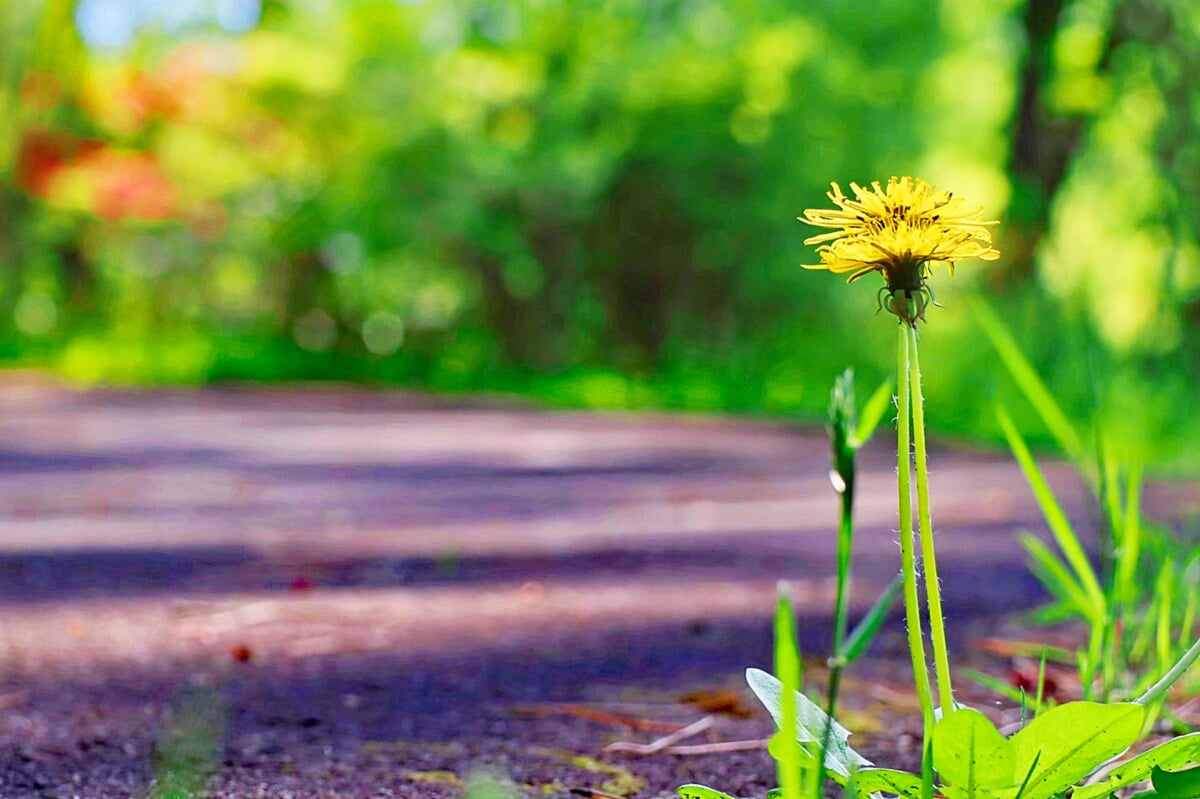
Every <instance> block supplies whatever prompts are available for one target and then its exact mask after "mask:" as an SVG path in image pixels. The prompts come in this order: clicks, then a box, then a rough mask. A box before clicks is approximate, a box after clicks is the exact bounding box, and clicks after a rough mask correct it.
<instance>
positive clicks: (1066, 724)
mask: <svg viewBox="0 0 1200 799" xmlns="http://www.w3.org/2000/svg"><path fill="white" fill-rule="evenodd" d="M1145 717H1146V709H1145V708H1144V707H1142V706H1141V705H1138V704H1135V703H1133V702H1123V703H1120V704H1111V705H1102V704H1099V703H1097V702H1068V703H1067V704H1065V705H1059V706H1058V707H1056V708H1053V709H1051V710H1047V711H1046V712H1045V713H1043V714H1042V715H1040V716H1038V717H1037V718H1036V719H1034V720H1033V721H1031V722H1029V724H1027V725H1026V726H1025V727H1024V728H1023V729H1021V730H1020V732H1018V733H1017V734H1016V735H1014V736H1013V737H1012V738H1011V739H1010V740H1011V741H1012V745H1013V748H1014V749H1015V750H1016V753H1017V764H1016V773H1017V774H1024V773H1026V772H1027V771H1028V770H1029V769H1030V766H1031V764H1032V763H1034V762H1035V760H1036V763H1037V765H1036V767H1035V768H1033V771H1032V773H1031V774H1030V777H1029V780H1028V783H1027V784H1026V786H1025V791H1024V793H1023V794H1022V796H1021V799H1049V797H1051V796H1053V795H1054V794H1056V793H1058V792H1060V791H1065V790H1066V789H1067V788H1069V787H1071V786H1072V785H1074V784H1075V783H1076V782H1078V781H1079V780H1081V779H1083V778H1084V777H1086V776H1087V775H1088V774H1089V773H1091V771H1092V770H1093V769H1095V768H1096V767H1097V766H1099V765H1101V764H1102V763H1104V761H1106V760H1108V759H1109V758H1110V757H1114V756H1116V755H1119V754H1120V753H1121V752H1124V751H1125V750H1126V749H1128V748H1129V745H1130V744H1132V743H1133V742H1134V741H1136V740H1137V737H1138V734H1139V733H1140V732H1141V730H1142V721H1143V720H1144V719H1145Z"/></svg>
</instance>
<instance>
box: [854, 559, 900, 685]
mask: <svg viewBox="0 0 1200 799" xmlns="http://www.w3.org/2000/svg"><path fill="white" fill-rule="evenodd" d="M903 587H904V578H903V577H902V576H901V575H899V574H897V575H896V576H895V577H894V578H893V579H892V582H891V583H890V584H889V585H888V587H887V588H885V589H883V593H882V594H880V595H879V598H878V599H876V600H875V604H873V605H871V609H870V610H868V611H867V615H865V616H863V618H862V621H860V622H859V623H858V624H857V625H855V627H854V629H853V630H851V631H850V635H849V637H847V638H846V641H845V643H843V644H842V648H841V650H840V651H839V652H838V653H837V655H838V657H839V658H841V659H842V660H843V661H844V662H845V663H853V662H854V661H855V660H856V659H857V658H858V656H859V655H861V654H862V653H863V652H865V651H866V649H867V647H869V646H870V645H871V642H872V641H874V640H875V636H876V634H878V632H879V628H880V627H881V626H882V625H883V622H884V620H885V619H887V617H888V613H889V612H890V611H891V609H892V606H893V605H894V604H896V597H898V596H900V590H901V589H902V588H903Z"/></svg>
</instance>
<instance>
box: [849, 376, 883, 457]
mask: <svg viewBox="0 0 1200 799" xmlns="http://www.w3.org/2000/svg"><path fill="white" fill-rule="evenodd" d="M890 407H892V379H891V378H890V377H889V378H888V379H887V380H884V381H883V382H882V383H880V384H879V388H877V389H875V393H874V394H872V395H871V398H870V399H868V400H867V404H866V405H864V406H863V409H862V412H861V413H860V414H859V416H858V424H857V425H856V426H855V428H854V437H853V439H852V440H851V445H852V446H854V447H855V448H856V449H857V448H858V447H861V446H862V445H863V444H866V443H867V442H868V441H869V440H870V439H871V436H872V435H873V434H874V433H875V428H876V427H878V426H879V422H880V421H881V420H882V419H883V415H884V414H885V413H887V410H888V408H890Z"/></svg>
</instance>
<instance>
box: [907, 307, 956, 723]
mask: <svg viewBox="0 0 1200 799" xmlns="http://www.w3.org/2000/svg"><path fill="white" fill-rule="evenodd" d="M905 328H907V331H908V332H907V335H908V340H909V341H910V342H911V347H910V354H909V372H908V374H909V384H910V386H911V392H912V417H913V445H914V449H915V454H916V466H917V515H918V517H919V521H920V530H921V565H922V566H923V567H924V570H925V598H926V600H927V601H928V602H929V634H930V638H931V639H932V640H933V661H934V668H935V669H936V672H937V686H938V701H939V702H940V703H941V705H942V713H949V712H950V711H951V709H952V708H953V707H954V691H953V689H952V688H951V685H950V654H949V652H948V651H947V647H946V624H945V621H944V617H943V616H942V588H941V583H940V582H939V581H938V571H937V553H936V552H935V549H934V544H933V516H932V514H931V512H930V506H929V466H928V460H927V458H926V455H925V399H924V397H923V396H922V394H921V361H920V356H919V355H918V354H917V329H916V327H909V326H908V325H905Z"/></svg>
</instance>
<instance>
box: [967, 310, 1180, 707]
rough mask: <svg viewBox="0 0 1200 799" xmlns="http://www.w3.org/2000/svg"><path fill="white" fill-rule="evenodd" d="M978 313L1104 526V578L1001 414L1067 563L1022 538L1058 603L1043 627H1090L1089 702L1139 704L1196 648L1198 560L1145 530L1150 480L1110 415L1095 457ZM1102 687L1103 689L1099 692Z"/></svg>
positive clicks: (1084, 669) (1100, 425)
mask: <svg viewBox="0 0 1200 799" xmlns="http://www.w3.org/2000/svg"><path fill="white" fill-rule="evenodd" d="M973 307H974V311H975V313H976V316H977V317H978V318H979V320H980V321H981V323H982V325H983V329H984V331H985V333H986V335H987V337H988V339H989V340H990V341H991V343H992V344H993V346H994V347H995V349H996V351H997V352H998V353H999V354H1000V357H1001V361H1002V362H1003V363H1004V365H1005V366H1006V368H1007V369H1008V372H1009V374H1010V375H1011V376H1012V378H1013V382H1014V383H1015V384H1016V385H1017V386H1018V388H1019V389H1020V391H1021V394H1022V395H1023V396H1024V398H1025V399H1026V400H1027V401H1028V402H1029V404H1030V405H1031V406H1032V407H1033V408H1034V409H1035V410H1036V411H1037V413H1038V416H1039V417H1040V418H1041V419H1042V421H1043V422H1044V423H1045V425H1046V426H1047V428H1049V429H1050V430H1051V431H1052V432H1053V434H1054V437H1055V438H1056V439H1057V440H1058V442H1059V444H1060V445H1061V446H1062V447H1063V449H1064V450H1066V451H1067V452H1068V453H1070V454H1071V455H1072V456H1073V458H1074V459H1075V463H1076V467H1077V469H1078V470H1079V472H1080V474H1081V475H1082V476H1083V477H1084V479H1085V481H1086V483H1087V484H1088V486H1089V487H1090V488H1091V491H1092V496H1093V501H1094V503H1095V506H1096V508H1097V511H1098V514H1097V515H1098V517H1099V518H1100V519H1101V521H1102V525H1101V536H1100V566H1099V568H1098V569H1097V568H1096V567H1094V566H1093V565H1092V562H1091V561H1090V560H1089V558H1088V557H1087V555H1086V554H1085V549H1084V545H1083V542H1082V540H1081V538H1080V536H1079V534H1078V533H1077V532H1076V530H1075V528H1074V526H1073V525H1072V524H1071V522H1070V521H1069V520H1068V518H1067V516H1066V514H1065V513H1064V511H1063V509H1062V506H1061V504H1060V503H1059V502H1058V500H1057V498H1056V497H1055V496H1054V493H1053V492H1052V490H1051V489H1050V487H1049V485H1048V483H1047V482H1046V480H1045V477H1044V476H1043V475H1042V473H1041V470H1040V469H1039V468H1038V466H1037V463H1036V462H1035V460H1034V458H1033V455H1032V454H1031V453H1030V451H1029V448H1028V446H1027V445H1026V443H1025V440H1024V438H1023V436H1022V435H1021V434H1020V432H1019V431H1018V430H1017V427H1016V424H1015V423H1014V422H1013V420H1012V418H1011V416H1010V414H1009V410H1008V409H1007V408H1006V407H1005V406H1004V405H1001V404H997V405H996V407H995V414H996V418H997V420H998V422H999V424H1000V427H1001V429H1002V430H1003V432H1004V435H1005V437H1006V439H1007V441H1008V444H1009V448H1010V449H1011V450H1012V452H1013V454H1014V456H1015V457H1016V459H1017V462H1018V464H1020V466H1021V469H1022V471H1023V473H1024V474H1025V477H1026V480H1027V481H1028V482H1029V485H1030V487H1031V488H1032V489H1033V492H1034V496H1035V497H1036V499H1037V501H1038V504H1039V505H1040V507H1041V509H1042V513H1043V515H1044V517H1045V519H1046V522H1047V525H1048V526H1049V528H1050V531H1051V534H1052V535H1053V538H1054V541H1055V543H1056V544H1057V545H1058V549H1059V552H1060V553H1061V557H1060V556H1059V555H1058V554H1056V553H1055V552H1054V551H1052V550H1051V548H1050V547H1049V546H1047V545H1046V544H1045V543H1044V542H1042V541H1041V540H1040V539H1038V538H1036V537H1035V536H1033V535H1030V534H1028V533H1024V534H1022V536H1021V541H1022V543H1023V544H1024V545H1025V548H1026V550H1027V551H1028V553H1029V555H1030V559H1031V565H1032V568H1033V571H1034V573H1035V574H1037V575H1038V577H1039V579H1040V580H1041V582H1042V584H1043V586H1045V587H1046V589H1047V590H1048V591H1049V592H1050V593H1051V595H1052V596H1053V597H1054V598H1055V600H1056V605H1055V606H1054V607H1052V608H1051V609H1050V611H1049V613H1046V614H1043V617H1044V618H1049V619H1057V618H1071V617H1076V618H1080V619H1082V620H1083V621H1085V622H1086V623H1087V625H1088V628H1089V636H1088V644H1087V647H1086V648H1084V649H1081V650H1080V651H1079V652H1078V654H1077V663H1078V670H1079V677H1080V682H1081V684H1082V685H1083V687H1084V695H1085V697H1088V698H1090V697H1092V696H1093V691H1094V690H1096V691H1098V694H1097V695H1098V696H1099V697H1100V698H1103V699H1107V698H1108V697H1109V696H1110V695H1112V693H1113V692H1114V691H1115V690H1117V689H1118V688H1120V689H1122V690H1124V691H1125V692H1126V693H1127V694H1129V695H1135V694H1137V693H1140V692H1142V691H1144V690H1146V689H1147V686H1149V685H1150V684H1151V683H1152V682H1154V681H1155V680H1157V679H1159V678H1160V677H1161V676H1162V675H1163V674H1164V673H1165V671H1166V669H1167V668H1168V664H1170V663H1172V662H1175V661H1177V660H1180V659H1181V657H1183V656H1184V655H1183V653H1184V652H1185V650H1187V649H1188V647H1189V646H1190V645H1191V644H1192V641H1193V630H1194V621H1195V612H1194V610H1189V608H1191V609H1194V608H1195V607H1196V606H1197V603H1200V588H1197V583H1196V582H1195V580H1194V579H1192V578H1191V577H1184V576H1183V575H1182V574H1181V573H1180V565H1179V564H1190V563H1191V562H1192V561H1193V559H1194V558H1195V553H1194V552H1189V551H1188V547H1187V545H1186V544H1185V543H1183V542H1182V541H1180V540H1179V539H1177V538H1176V537H1175V536H1174V535H1172V534H1171V533H1170V532H1167V531H1163V530H1157V529H1155V528H1152V527H1150V526H1149V525H1147V524H1146V523H1145V522H1144V520H1143V518H1142V509H1141V482H1142V470H1141V468H1140V466H1139V465H1137V463H1134V464H1133V465H1128V464H1125V463H1122V462H1121V461H1120V460H1119V459H1118V456H1117V455H1116V454H1115V448H1114V447H1113V446H1112V445H1111V444H1110V443H1109V442H1111V440H1112V433H1111V432H1110V430H1109V429H1108V427H1107V426H1106V424H1105V423H1106V421H1107V417H1105V416H1103V415H1100V416H1099V418H1097V419H1095V420H1094V422H1093V423H1094V425H1095V426H1096V427H1097V429H1098V431H1099V432H1098V434H1097V445H1096V447H1095V451H1092V450H1089V449H1088V448H1086V447H1084V446H1083V444H1082V441H1083V439H1082V437H1081V436H1080V435H1079V434H1078V433H1077V432H1076V428H1075V426H1074V425H1073V424H1072V423H1071V422H1070V421H1068V418H1067V415H1066V413H1065V412H1064V411H1063V409H1062V407H1061V406H1060V405H1059V404H1058V403H1057V402H1056V401H1055V400H1054V398H1053V396H1052V395H1051V394H1050V392H1049V390H1048V389H1047V388H1046V386H1045V384H1044V383H1043V382H1042V380H1041V378H1040V377H1039V376H1038V374H1037V373H1036V371H1035V370H1034V369H1033V367H1032V366H1031V365H1030V364H1029V362H1028V361H1027V360H1026V359H1025V357H1024V355H1023V354H1022V353H1021V351H1020V350H1019V348H1018V347H1017V345H1016V344H1015V342H1014V341H1013V339H1012V336H1011V334H1010V333H1009V331H1008V330H1007V328H1006V327H1005V326H1004V324H1003V323H1002V322H1001V321H1000V319H999V317H998V316H996V314H995V313H994V311H992V310H991V308H990V307H989V306H988V305H987V304H986V303H985V302H984V301H983V300H981V299H977V300H976V301H975V302H974V304H973ZM1147 548H1152V549H1154V550H1155V556H1154V557H1152V558H1148V557H1146V551H1145V550H1146V549H1147ZM1151 663H1153V664H1154V665H1152V666H1151V665H1150V664H1151ZM1139 671H1140V674H1138V675H1137V676H1135V674H1136V673H1137V672H1139ZM1096 678H1098V687H1094V685H1095V683H1096V682H1097V679H1096ZM1161 699H1162V697H1161V696H1160V697H1159V703H1160V702H1161ZM1159 703H1155V704H1154V706H1152V707H1151V713H1150V716H1149V717H1148V719H1147V721H1152V720H1153V719H1154V718H1155V716H1156V715H1157V713H1158V711H1159V709H1160V708H1159ZM1038 704H1039V706H1040V702H1039V703H1038Z"/></svg>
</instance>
